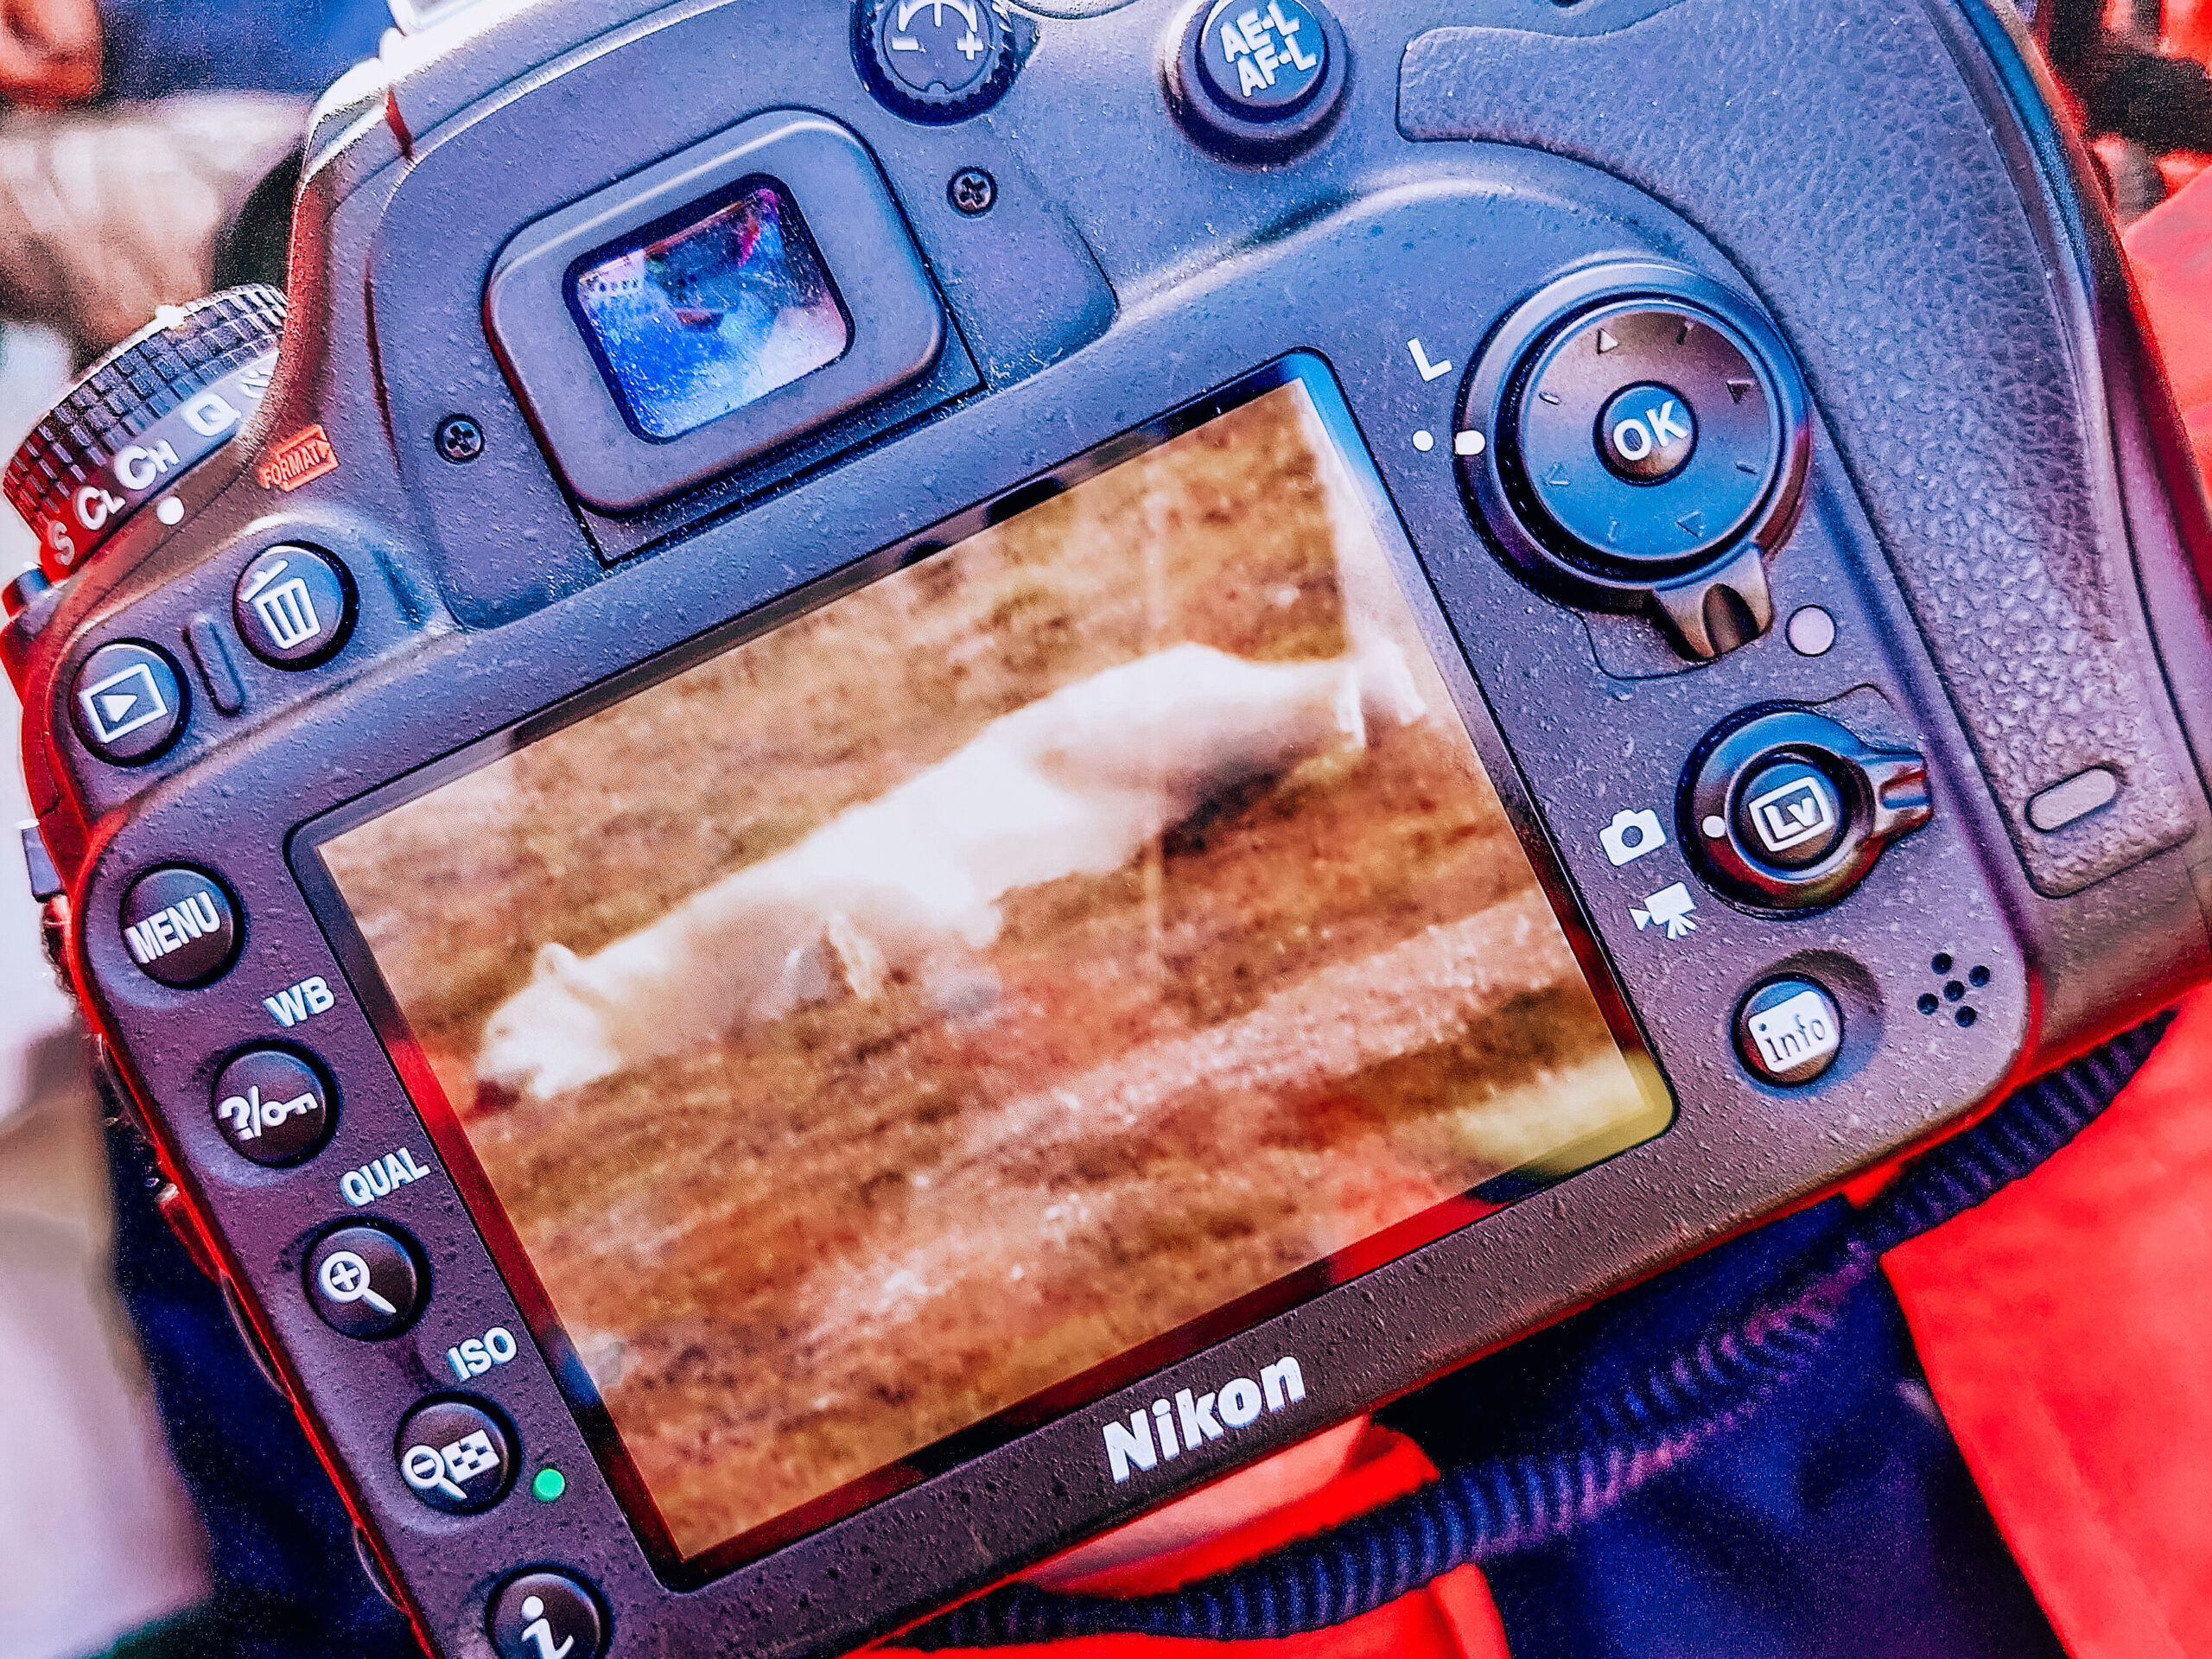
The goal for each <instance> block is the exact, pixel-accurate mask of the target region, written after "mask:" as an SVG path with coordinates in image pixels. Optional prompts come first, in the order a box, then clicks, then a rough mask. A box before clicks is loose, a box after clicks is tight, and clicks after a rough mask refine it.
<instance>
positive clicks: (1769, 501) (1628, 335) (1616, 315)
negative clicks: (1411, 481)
mask: <svg viewBox="0 0 2212 1659" xmlns="http://www.w3.org/2000/svg"><path fill="white" fill-rule="evenodd" d="M1806 407H1807V406H1806V400H1805V391H1804V386H1803V384H1802V380H1801V378H1799V376H1798V373H1797V369H1796V364H1795V363H1794V362H1793V361H1792V360H1791V359H1790V356H1789V352H1788V350H1787V349H1786V348H1785V347H1784V346H1783V343H1782V340H1781V337H1780V336H1779V335H1778V334H1776V333H1775V331H1774V329H1773V328H1772V327H1771V326H1770V324H1769V323H1768V322H1767V321H1766V320H1765V318H1764V317H1763V316H1762V315H1760V314H1759V313H1758V309H1757V308H1755V307H1753V306H1752V305H1751V304H1750V303H1749V302H1747V301H1745V300H1743V299H1741V298H1739V297H1738V296H1736V295H1734V294H1732V293H1731V292H1730V291H1729V290H1728V289H1725V288H1723V287H1722V286H1721V285H1720V284H1719V283H1713V282H1710V281H1708V280H1707V279H1706V278H1705V277H1700V276H1698V275H1697V274H1695V273H1694V272H1692V271H1688V270H1680V269H1677V268H1675V267H1673V266H1668V265H1657V264H1636V265H1613V266H1603V267H1599V268H1597V269H1595V270H1585V271H1578V272H1576V273H1575V274H1574V275H1573V276H1571V277H1564V278H1562V279H1560V281H1558V282H1556V283H1552V284H1551V285H1550V286H1549V287H1548V288H1546V289H1543V290H1542V291H1541V292H1540V293H1538V294H1537V295H1536V296H1535V297H1534V298H1532V299H1530V300H1529V302H1527V303H1525V304H1524V305H1522V307H1521V308H1519V309H1517V310H1516V311H1515V312H1514V313H1513V315H1511V316H1510V317H1508V318H1507V319H1506V321H1505V322H1504V324H1503V326H1502V327H1500V329H1499V330H1498V333H1497V337H1496V338H1495V340H1493V341H1492V343H1491V346H1490V347H1489V348H1488V349H1487V350H1486V351H1485V352H1484V355H1483V358H1482V360H1481V361H1480V362H1479V363H1478V364H1477V365H1476V367H1475V371H1474V372H1473V374H1472V376H1471V378H1469V381H1468V384H1467V390H1466V393H1465V397H1464V398H1463V400H1462V402H1461V405H1460V411H1459V428H1460V429H1461V430H1463V431H1473V432H1477V433H1488V434H1490V435H1491V440H1492V441H1491V442H1488V443H1486V444H1484V445H1482V446H1479V447H1478V448H1474V449H1473V450H1472V451H1471V453H1463V454H1461V456H1460V461H1459V474H1460V482H1461V485H1462V486H1463V487H1464V488H1465V491H1466V493H1467V498H1468V500H1469V502H1470V503H1471V505H1472V507H1473V508H1474V511H1475V512H1476V514H1477V515H1478V517H1479V518H1481V520H1482V522H1483V524H1484V525H1485V526H1486V527H1487V528H1488V529H1489V531H1490V532H1491V536H1492V537H1493V538H1494V539H1495V540H1496V542H1497V545H1498V547H1499V550H1501V551H1502V552H1503V554H1504V555H1505V557H1506V560H1507V562H1508V563H1510V564H1511V565H1512V566H1513V567H1514V568H1515V569H1516V570H1518V571H1519V572H1520V574H1521V575H1522V576H1523V577H1524V578H1525V579H1526V580H1528V581H1529V582H1531V583H1532V584H1533V585H1535V586H1536V587H1538V588H1543V589H1545V590H1546V591H1547V592H1549V593H1551V594H1554V595H1556V596H1557V597H1559V598H1560V599H1563V600H1565V601H1567V603H1569V604H1573V605H1580V606H1585V607H1591V608H1593V609H1599V610H1611V611H1643V612H1646V613H1649V614H1650V615H1651V616H1652V617H1653V619H1654V620H1656V621H1657V622H1658V623H1659V624H1660V626H1662V628H1663V629H1664V630H1665V631H1666V632H1667V634H1668V637H1669V639H1671V640H1672V641H1673V643H1674V645H1675V649H1676V650H1678V651H1680V652H1681V653H1682V654H1683V655H1684V656H1685V657H1688V658H1694V659H1699V660H1702V659H1707V658H1713V657H1717V656H1719V655H1720V654H1721V653H1722V652H1726V651H1730V650H1732V649H1734V648H1735V647H1736V646H1738V645H1743V644H1745V643H1746V642H1748V641H1750V640H1751V639H1756V638H1758V636H1759V635H1760V634H1762V633H1764V632H1766V631H1767V629H1768V628H1769V627H1770V626H1772V625H1773V621H1774V601H1773V600H1772V598H1771V597H1770V594H1769V593H1768V590H1767V582H1766V569H1765V563H1764V559H1765V556H1766V555H1767V554H1768V553H1770V552H1771V551H1772V550H1774V549H1775V548H1776V547H1777V546H1779V545H1780V544H1781V543H1782V542H1783V539H1784V538H1785V537H1787V536H1788V535H1789V531H1790V529H1791V527H1792V526H1793V525H1794V524H1796V517H1797V509H1798V505H1799V503H1800V502H1801V501H1802V498H1803V494H1804V482H1805V469H1806V465H1807V461H1808V456H1809V454H1810V440H1809V438H1808V423H1807V419H1806Z"/></svg>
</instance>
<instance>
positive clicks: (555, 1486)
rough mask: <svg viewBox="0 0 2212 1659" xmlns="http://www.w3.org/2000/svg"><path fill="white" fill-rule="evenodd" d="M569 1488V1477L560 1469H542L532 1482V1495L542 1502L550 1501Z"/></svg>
mask: <svg viewBox="0 0 2212 1659" xmlns="http://www.w3.org/2000/svg"><path fill="white" fill-rule="evenodd" d="M568 1490H569V1478H568V1477H567V1476H566V1475H564V1474H563V1473H562V1472H561V1471H559V1470H558V1469H541V1470H539V1471H537V1479H535V1480H533V1481H531V1483H530V1495H531V1497H534V1498H536V1499H537V1501H538V1502H539V1503H551V1502H552V1501H553V1500H554V1499H555V1498H556V1497H560V1496H561V1494H562V1493H563V1492H565V1491H568Z"/></svg>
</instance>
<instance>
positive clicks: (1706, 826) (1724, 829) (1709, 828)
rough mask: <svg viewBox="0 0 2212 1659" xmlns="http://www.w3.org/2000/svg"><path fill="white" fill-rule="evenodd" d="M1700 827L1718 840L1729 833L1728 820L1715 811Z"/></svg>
mask: <svg viewBox="0 0 2212 1659" xmlns="http://www.w3.org/2000/svg"><path fill="white" fill-rule="evenodd" d="M1698 827H1699V828H1700V829H1703V830H1704V831H1705V833H1706V834H1707V835H1708V836H1711V837H1712V838H1713V840H1715V841H1718V840H1719V839H1720V837H1721V836H1725V835H1726V834H1727V833H1728V820H1727V819H1726V818H1724V817H1721V816H1720V815H1719V813H1718V812H1715V813H1714V814H1713V815H1712V817H1708V818H1707V819H1706V821H1705V822H1704V823H1701V824H1700V825H1699V826H1698Z"/></svg>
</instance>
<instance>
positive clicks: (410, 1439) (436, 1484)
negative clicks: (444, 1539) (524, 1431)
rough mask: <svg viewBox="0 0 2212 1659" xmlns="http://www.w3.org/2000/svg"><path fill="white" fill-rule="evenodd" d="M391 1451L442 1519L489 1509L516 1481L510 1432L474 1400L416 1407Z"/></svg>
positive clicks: (407, 1479)
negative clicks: (440, 1514)
mask: <svg viewBox="0 0 2212 1659" xmlns="http://www.w3.org/2000/svg"><path fill="white" fill-rule="evenodd" d="M392 1450H393V1453H394V1455H395V1456H396V1457H397V1459H398V1460H399V1473H400V1478H402V1479H403V1480H404V1481H405V1482H406V1483H407V1484H408V1486H409V1488H410V1490H411V1491H413V1492H414V1494H415V1496H416V1497H419V1498H421V1499H422V1500H423V1502H424V1503H427V1504H429V1506H430V1507H431V1508H432V1509H434V1510H438V1511H439V1512H440V1513H442V1514H445V1515H476V1514H479V1513H480V1512H481V1511H483V1510H488V1509H490V1508H491V1507H492V1506H493V1504H494V1503H498V1502H499V1500H500V1499H501V1498H503V1497H505V1496H506V1495H507V1488H508V1486H509V1485H511V1484H512V1483H513V1480H514V1472H515V1463H516V1457H515V1437H514V1433H513V1431H512V1430H511V1429H509V1428H508V1427H507V1426H506V1424H505V1423H504V1422H502V1421H500V1420H499V1418H498V1417H497V1416H495V1415H493V1413H492V1412H491V1411H490V1410H488V1409H486V1408H485V1407H484V1406H482V1405H480V1404H479V1403H478V1402H475V1401H474V1400H433V1401H431V1402H429V1404H428V1405H423V1406H417V1407H416V1408H415V1409H414V1410H413V1411H411V1412H410V1413H408V1414H407V1420H406V1421H404V1422H403V1423H402V1424H401V1425H400V1426H399V1439H398V1440H397V1443H396V1444H395V1445H394V1446H393V1448H392ZM557 1645H558V1644H557V1643H556V1647H557ZM533 1659H535V1656H533Z"/></svg>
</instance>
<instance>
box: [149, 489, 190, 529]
mask: <svg viewBox="0 0 2212 1659" xmlns="http://www.w3.org/2000/svg"><path fill="white" fill-rule="evenodd" d="M154 517H155V518H158V519H160V520H161V521H162V523H163V524H181V523H182V522H183V519H184V503H183V502H181V501H180V500H178V499H176V497H175V496H173V495H165V496H163V497H162V499H160V500H158V501H156V502H155V503H154Z"/></svg>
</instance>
